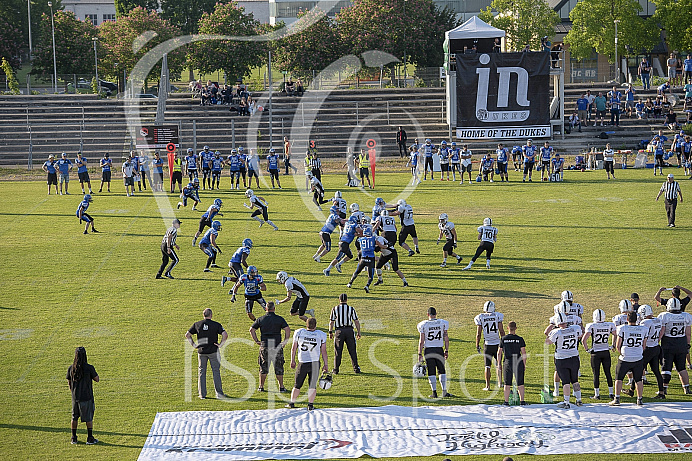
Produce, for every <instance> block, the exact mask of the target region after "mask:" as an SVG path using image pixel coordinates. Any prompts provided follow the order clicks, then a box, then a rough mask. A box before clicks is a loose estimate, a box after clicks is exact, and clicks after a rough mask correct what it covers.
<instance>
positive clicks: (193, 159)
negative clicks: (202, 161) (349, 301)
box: [185, 146, 209, 181]
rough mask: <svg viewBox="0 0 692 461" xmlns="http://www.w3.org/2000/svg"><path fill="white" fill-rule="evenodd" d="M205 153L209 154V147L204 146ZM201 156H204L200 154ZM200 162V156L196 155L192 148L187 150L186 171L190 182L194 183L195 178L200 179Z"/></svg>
mask: <svg viewBox="0 0 692 461" xmlns="http://www.w3.org/2000/svg"><path fill="white" fill-rule="evenodd" d="M204 151H206V152H209V146H204ZM204 151H203V152H204ZM201 154H202V152H200V156H201ZM198 160H199V156H197V155H195V151H193V150H192V147H189V148H188V149H187V156H185V171H187V175H188V176H189V177H190V181H192V180H193V179H194V178H197V177H198V173H197V163H198Z"/></svg>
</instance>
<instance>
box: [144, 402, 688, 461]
mask: <svg viewBox="0 0 692 461" xmlns="http://www.w3.org/2000/svg"><path fill="white" fill-rule="evenodd" d="M691 414H692V403H690V402H670V403H663V404H647V405H645V406H644V407H637V406H635V405H633V404H624V405H623V406H620V407H610V406H608V405H604V404H599V405H585V406H583V407H573V408H572V409H570V410H561V409H559V408H556V406H554V405H531V406H529V407H503V406H500V405H494V406H487V405H467V406H453V407H401V406H393V405H391V406H384V407H369V408H368V407H366V408H339V409H331V408H330V409H316V410H313V411H310V412H308V411H306V410H305V409H304V408H303V409H300V408H298V409H293V410H286V409H280V410H241V411H224V412H212V411H210V412H195V411H189V412H177V413H158V414H157V415H156V418H155V419H154V424H153V426H152V428H151V431H150V432H149V436H148V437H147V440H146V442H145V444H144V447H143V448H142V451H141V453H140V456H139V461H148V460H172V461H179V460H190V461H192V460H194V461H197V460H198V459H200V455H202V456H203V458H204V459H205V460H231V459H233V460H258V459H327V458H349V459H354V458H358V457H360V456H363V455H369V456H371V457H374V458H383V457H404V456H413V457H427V456H433V455H438V454H445V455H468V454H475V455H479V454H487V455H516V454H522V453H525V454H536V455H555V454H570V453H575V454H577V453H599V454H603V455H604V456H606V455H610V454H613V453H673V452H689V453H692V421H691V420H690V415H691Z"/></svg>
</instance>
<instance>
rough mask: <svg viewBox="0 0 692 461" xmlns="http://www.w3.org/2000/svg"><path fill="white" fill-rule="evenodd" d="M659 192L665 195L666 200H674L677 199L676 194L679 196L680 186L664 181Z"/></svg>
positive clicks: (674, 182)
mask: <svg viewBox="0 0 692 461" xmlns="http://www.w3.org/2000/svg"><path fill="white" fill-rule="evenodd" d="M661 192H663V193H664V194H665V199H666V200H675V199H677V198H678V194H680V184H678V182H677V181H673V182H668V181H666V182H664V183H663V185H662V186H661Z"/></svg>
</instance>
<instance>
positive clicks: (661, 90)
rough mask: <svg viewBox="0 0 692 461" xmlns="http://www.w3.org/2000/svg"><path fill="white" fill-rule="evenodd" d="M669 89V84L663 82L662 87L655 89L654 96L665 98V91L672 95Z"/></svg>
mask: <svg viewBox="0 0 692 461" xmlns="http://www.w3.org/2000/svg"><path fill="white" fill-rule="evenodd" d="M671 88H672V87H671V84H670V83H669V82H663V84H662V85H659V87H658V88H656V94H658V95H659V96H665V95H666V91H667V92H669V93H672V91H671Z"/></svg>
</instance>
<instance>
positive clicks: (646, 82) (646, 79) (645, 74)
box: [637, 58, 651, 90]
mask: <svg viewBox="0 0 692 461" xmlns="http://www.w3.org/2000/svg"><path fill="white" fill-rule="evenodd" d="M637 74H638V75H639V77H640V78H641V79H642V86H643V87H644V89H645V90H648V89H649V88H651V78H650V77H651V65H650V64H649V61H647V59H646V58H642V62H640V63H639V67H638V68H637Z"/></svg>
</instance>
